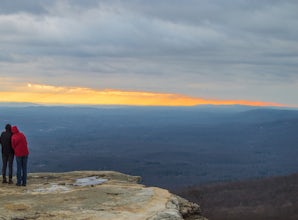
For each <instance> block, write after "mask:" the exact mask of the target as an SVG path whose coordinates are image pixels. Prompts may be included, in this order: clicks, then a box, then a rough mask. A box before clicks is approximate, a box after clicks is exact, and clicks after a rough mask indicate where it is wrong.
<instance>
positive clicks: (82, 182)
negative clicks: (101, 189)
mask: <svg viewBox="0 0 298 220" xmlns="http://www.w3.org/2000/svg"><path fill="white" fill-rule="evenodd" d="M106 181H108V180H107V179H103V178H97V177H96V176H91V177H86V178H80V179H77V180H76V182H75V183H74V185H75V186H91V185H99V184H102V183H104V182H106Z"/></svg>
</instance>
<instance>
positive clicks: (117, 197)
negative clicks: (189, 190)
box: [0, 171, 206, 220]
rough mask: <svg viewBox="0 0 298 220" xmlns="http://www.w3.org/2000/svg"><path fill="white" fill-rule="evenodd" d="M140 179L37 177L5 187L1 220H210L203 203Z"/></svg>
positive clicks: (93, 174) (84, 174) (79, 174)
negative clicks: (25, 183)
mask: <svg viewBox="0 0 298 220" xmlns="http://www.w3.org/2000/svg"><path fill="white" fill-rule="evenodd" d="M78 180H79V181H78ZM140 180H141V178H140V177H138V176H130V175H126V174H122V173H118V172H114V171H74V172H65V173H31V174H29V175H28V185H27V186H26V187H18V186H15V185H8V184H1V185H0V219H14V220H17V219H26V220H27V219H38V220H41V219H50V220H54V219H82V220H83V219H84V220H93V219H102V220H113V219H115V220H116V219H117V220H162V219H163V220H164V219H169V220H182V219H186V220H206V218H204V217H203V216H201V210H200V207H199V205H198V204H195V203H192V202H189V201H187V200H185V199H183V198H181V197H179V196H176V195H174V194H171V193H170V192H169V191H167V190H165V189H161V188H157V187H147V186H144V185H142V184H139V182H140ZM78 182H80V183H82V182H83V183H84V184H77V183H78Z"/></svg>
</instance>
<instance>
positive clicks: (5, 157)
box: [0, 124, 14, 184]
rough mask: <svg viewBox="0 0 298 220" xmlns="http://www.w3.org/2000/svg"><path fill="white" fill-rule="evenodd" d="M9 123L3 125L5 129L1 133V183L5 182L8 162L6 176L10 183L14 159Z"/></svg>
mask: <svg viewBox="0 0 298 220" xmlns="http://www.w3.org/2000/svg"><path fill="white" fill-rule="evenodd" d="M11 136H12V133H11V125H10V124H7V125H6V126H5V131H3V132H2V133H1V136H0V142H1V146H2V177H3V181H2V183H7V179H6V168H7V163H8V176H9V181H8V183H9V184H12V183H13V182H12V167H13V159H14V151H13V149H12V146H11Z"/></svg>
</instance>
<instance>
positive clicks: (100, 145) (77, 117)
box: [0, 106, 298, 189]
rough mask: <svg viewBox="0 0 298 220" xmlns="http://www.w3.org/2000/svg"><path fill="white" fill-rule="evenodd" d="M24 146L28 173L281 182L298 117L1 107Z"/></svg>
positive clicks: (293, 154)
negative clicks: (76, 172) (275, 179)
mask: <svg viewBox="0 0 298 220" xmlns="http://www.w3.org/2000/svg"><path fill="white" fill-rule="evenodd" d="M0 111H1V124H2V126H3V128H4V126H5V124H6V123H12V124H16V125H18V126H19V128H20V130H21V131H23V132H24V133H25V134H26V135H27V138H28V142H29V147H30V152H31V154H30V158H29V170H30V172H43V171H55V172H60V171H70V170H115V171H120V172H125V173H128V174H131V175H140V176H142V178H143V182H144V183H145V184H148V185H156V186H160V187H165V188H168V189H176V188H183V187H186V186H190V185H198V184H207V183H214V182H222V181H234V180H242V179H251V178H260V177H267V176H273V175H274V176H276V175H286V174H290V173H295V172H297V167H298V160H297V155H298V148H297V143H298V135H297V131H298V111H296V110H288V109H272V108H271V109H269V108H252V107H243V106H232V107H224V106H219V107H212V106H202V107H126V106H118V107H46V106H30V107H7V106H6V107H4V106H2V107H0Z"/></svg>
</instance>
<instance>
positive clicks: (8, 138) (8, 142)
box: [0, 124, 29, 186]
mask: <svg viewBox="0 0 298 220" xmlns="http://www.w3.org/2000/svg"><path fill="white" fill-rule="evenodd" d="M0 142H1V145H2V161H3V166H2V177H3V181H2V182H3V183H7V179H6V168H7V163H8V165H9V166H8V168H9V181H8V183H9V184H12V183H13V181H12V167H13V159H14V156H15V157H16V161H17V184H16V185H17V186H26V184H27V161H28V155H29V150H28V146H27V140H26V137H25V135H24V134H23V133H22V132H20V131H19V129H18V128H17V126H12V127H11V125H10V124H7V125H6V126H5V131H4V132H2V134H1V137H0Z"/></svg>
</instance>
